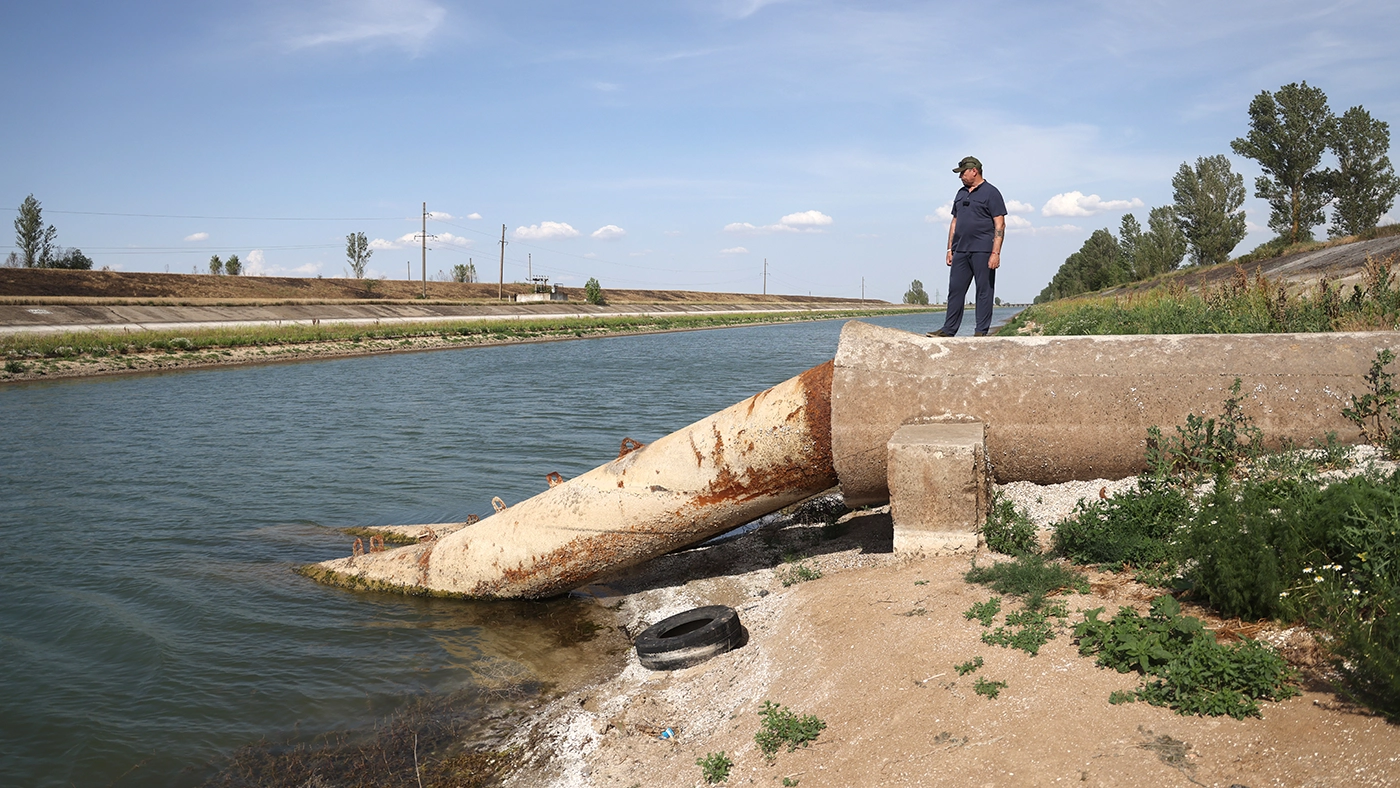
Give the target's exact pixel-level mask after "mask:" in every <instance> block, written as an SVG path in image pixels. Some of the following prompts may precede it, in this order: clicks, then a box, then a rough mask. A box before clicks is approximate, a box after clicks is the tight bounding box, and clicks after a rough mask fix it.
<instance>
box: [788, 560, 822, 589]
mask: <svg viewBox="0 0 1400 788" xmlns="http://www.w3.org/2000/svg"><path fill="white" fill-rule="evenodd" d="M821 576H822V570H820V569H818V568H817V567H814V566H808V565H806V564H794V565H792V566H790V567H788V569H787V571H785V572H781V573H779V577H780V578H781V579H782V581H783V588H787V587H788V586H794V585H797V584H798V583H805V582H807V581H808V580H817V579H819V578H820V577H821Z"/></svg>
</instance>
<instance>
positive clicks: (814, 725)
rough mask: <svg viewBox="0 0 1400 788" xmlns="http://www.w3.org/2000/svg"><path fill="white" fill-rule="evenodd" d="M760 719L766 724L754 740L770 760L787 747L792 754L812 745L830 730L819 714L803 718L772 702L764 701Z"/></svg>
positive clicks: (807, 715)
mask: <svg viewBox="0 0 1400 788" xmlns="http://www.w3.org/2000/svg"><path fill="white" fill-rule="evenodd" d="M758 716H760V717H762V718H763V723H762V726H761V727H760V728H759V731H758V733H756V734H754V737H753V740H754V743H755V744H757V745H758V749H759V751H760V752H762V753H763V754H764V756H766V757H767V758H768V759H769V760H771V759H772V758H773V756H774V754H776V753H777V752H778V750H779V748H781V747H783V746H784V745H787V749H788V752H793V751H794V750H796V749H797V748H798V747H806V746H808V745H809V744H810V743H811V742H814V741H816V740H817V736H818V735H820V734H821V732H822V731H823V730H825V729H826V723H825V722H824V721H822V720H821V719H820V718H818V717H816V716H815V715H812V714H804V715H802V716H801V717H799V716H797V714H796V713H795V712H794V711H793V710H792V709H790V708H787V707H786V706H783V705H782V704H778V703H774V702H772V701H770V700H765V701H764V702H763V708H762V709H760V710H759V712H758Z"/></svg>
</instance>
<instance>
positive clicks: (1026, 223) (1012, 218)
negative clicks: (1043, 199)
mask: <svg viewBox="0 0 1400 788" xmlns="http://www.w3.org/2000/svg"><path fill="white" fill-rule="evenodd" d="M1006 229H1008V230H1027V229H1031V220H1030V219H1027V218H1025V217H1024V216H1016V215H1014V214H1011V215H1008V216H1007V217H1006Z"/></svg>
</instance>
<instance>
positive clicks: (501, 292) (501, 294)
mask: <svg viewBox="0 0 1400 788" xmlns="http://www.w3.org/2000/svg"><path fill="white" fill-rule="evenodd" d="M505 289H506V226H505V225H504V224H503V225H501V281H500V282H498V283H497V284H496V298H497V299H498V300H501V301H504V300H506V296H505Z"/></svg>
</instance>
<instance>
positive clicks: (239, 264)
mask: <svg viewBox="0 0 1400 788" xmlns="http://www.w3.org/2000/svg"><path fill="white" fill-rule="evenodd" d="M224 273H226V274H228V275H229V276H238V275H239V274H241V273H243V261H242V260H239V259H238V255H236V254H231V255H229V256H228V259H227V260H225V261H224Z"/></svg>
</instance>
